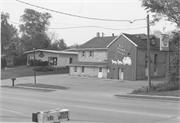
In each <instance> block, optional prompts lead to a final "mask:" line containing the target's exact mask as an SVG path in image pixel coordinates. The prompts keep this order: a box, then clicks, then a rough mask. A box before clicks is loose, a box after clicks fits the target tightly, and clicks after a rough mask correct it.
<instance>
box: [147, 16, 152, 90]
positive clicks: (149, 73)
mask: <svg viewBox="0 0 180 123" xmlns="http://www.w3.org/2000/svg"><path fill="white" fill-rule="evenodd" d="M147 57H148V59H147V60H148V65H147V67H148V83H149V89H151V63H150V62H151V61H150V38H149V13H147Z"/></svg>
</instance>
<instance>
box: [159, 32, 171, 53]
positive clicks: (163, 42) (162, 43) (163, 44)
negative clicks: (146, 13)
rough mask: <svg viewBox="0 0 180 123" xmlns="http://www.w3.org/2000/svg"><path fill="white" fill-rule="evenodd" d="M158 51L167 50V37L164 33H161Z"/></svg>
mask: <svg viewBox="0 0 180 123" xmlns="http://www.w3.org/2000/svg"><path fill="white" fill-rule="evenodd" d="M160 51H169V37H168V35H166V34H161V37H160Z"/></svg>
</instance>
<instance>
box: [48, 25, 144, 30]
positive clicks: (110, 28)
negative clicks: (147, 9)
mask: <svg viewBox="0 0 180 123" xmlns="http://www.w3.org/2000/svg"><path fill="white" fill-rule="evenodd" d="M77 28H101V29H108V30H136V29H142V28H147V27H146V26H143V27H137V28H122V29H115V28H107V27H101V26H76V27H62V28H49V29H77Z"/></svg>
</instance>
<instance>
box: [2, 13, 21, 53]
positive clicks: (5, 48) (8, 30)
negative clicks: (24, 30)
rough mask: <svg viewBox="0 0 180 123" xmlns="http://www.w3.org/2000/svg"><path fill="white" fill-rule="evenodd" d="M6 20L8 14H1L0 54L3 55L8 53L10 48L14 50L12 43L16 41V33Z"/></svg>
mask: <svg viewBox="0 0 180 123" xmlns="http://www.w3.org/2000/svg"><path fill="white" fill-rule="evenodd" d="M8 19H9V14H8V13H4V12H1V54H4V55H5V54H6V53H10V52H11V51H12V50H13V49H12V48H14V49H15V46H14V41H17V39H18V31H17V29H16V28H15V27H14V26H13V25H12V24H9V23H8ZM6 55H7V54H6ZM9 55H10V54H9Z"/></svg>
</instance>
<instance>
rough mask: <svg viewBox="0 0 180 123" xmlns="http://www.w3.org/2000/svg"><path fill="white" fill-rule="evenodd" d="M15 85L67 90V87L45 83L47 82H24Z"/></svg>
mask: <svg viewBox="0 0 180 123" xmlns="http://www.w3.org/2000/svg"><path fill="white" fill-rule="evenodd" d="M15 86H25V87H34V88H48V89H60V90H61V89H62V90H67V89H68V88H67V87H64V86H58V85H47V84H36V85H35V84H32V83H25V84H17V85H15Z"/></svg>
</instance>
